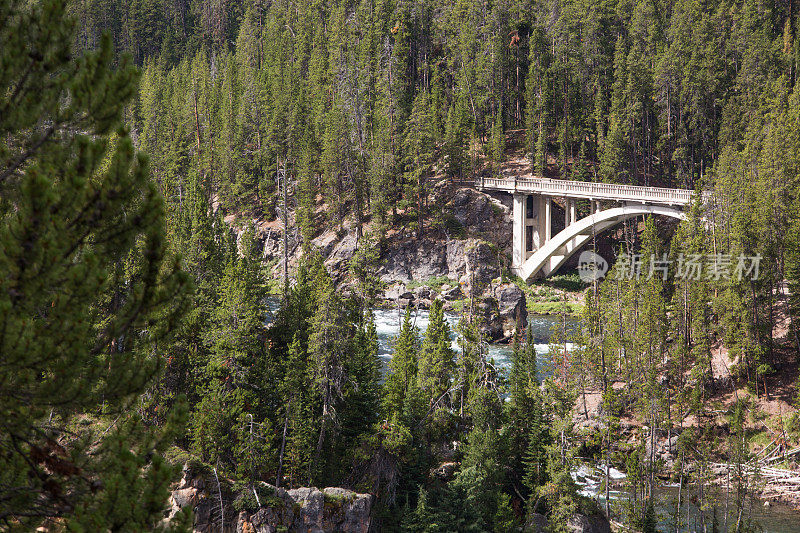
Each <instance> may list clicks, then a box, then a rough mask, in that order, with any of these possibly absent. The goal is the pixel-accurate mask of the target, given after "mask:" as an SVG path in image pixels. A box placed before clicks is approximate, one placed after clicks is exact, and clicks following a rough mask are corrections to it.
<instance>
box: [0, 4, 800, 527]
mask: <svg viewBox="0 0 800 533" xmlns="http://www.w3.org/2000/svg"><path fill="white" fill-rule="evenodd" d="M797 9H798V6H796V5H795V2H794V0H785V1H775V2H766V1H756V0H741V1H732V0H718V1H699V0H678V1H676V2H668V1H663V0H640V1H638V2H637V1H632V0H631V1H627V0H619V1H616V0H549V1H538V0H536V1H532V0H497V1H484V0H452V1H448V2H444V1H439V0H414V1H403V0H396V1H394V0H363V1H359V0H352V1H327V0H314V1H310V2H290V1H287V0H277V1H260V0H212V1H202V2H201V1H196V0H131V1H126V2H122V1H119V0H83V1H80V2H79V1H77V0H75V1H70V2H63V1H61V0H39V1H35V2H23V1H19V0H0V87H1V88H2V91H0V350H2V351H1V352H0V367H2V376H3V377H2V378H0V527H2V528H4V529H8V530H22V531H24V530H30V529H33V528H36V527H38V526H40V525H42V524H44V525H45V526H46V527H49V528H50V529H61V528H63V527H66V528H68V529H75V530H97V531H100V530H112V529H113V530H118V529H119V530H133V531H137V530H147V529H154V528H164V529H169V528H171V529H175V530H180V529H182V528H185V527H187V525H186V524H187V515H186V514H179V515H176V516H172V514H171V515H170V516H171V521H170V522H169V523H163V522H161V519H162V518H163V517H164V516H166V513H165V510H166V509H167V508H168V505H167V500H166V496H167V487H168V486H169V485H170V483H172V482H177V480H178V479H179V478H180V474H179V473H178V470H179V467H180V466H181V465H183V464H187V465H191V466H192V469H194V470H195V471H202V472H205V474H206V476H207V478H206V480H205V484H206V485H207V486H208V487H213V489H207V490H208V493H209V498H211V499H213V498H216V500H213V501H215V502H216V503H214V504H213V505H212V506H211V510H210V511H209V512H208V516H206V517H205V519H207V520H208V521H209V523H214V524H215V527H216V524H218V523H220V522H223V523H225V524H227V527H234V526H235V525H236V523H237V520H239V525H240V526H241V527H242V528H244V525H243V524H245V523H246V524H247V527H252V526H251V525H250V522H248V520H251V519H252V518H253V517H254V516H256V514H257V512H258V511H259V509H262V508H266V507H269V506H273V507H275V508H277V507H276V506H277V505H278V504H276V503H275V502H276V499H277V498H279V497H282V496H281V494H284V493H282V492H280V491H281V489H282V488H297V487H303V486H305V487H310V486H317V487H346V488H349V489H353V490H356V491H358V492H360V493H366V494H370V495H372V498H371V499H368V500H369V501H370V502H371V503H370V505H371V507H370V509H369V510H368V513H367V514H368V515H369V518H368V520H367V524H366V527H369V528H371V529H372V530H375V531H409V532H410V531H414V532H416V531H431V532H433V531H497V532H501V531H518V530H522V529H523V528H527V529H526V530H531V529H532V530H533V531H538V530H539V529H538V528H539V527H544V528H547V530H548V531H556V532H561V531H569V530H570V529H569V527H570V526H569V524H570V523H572V524H573V525H574V524H575V523H577V522H579V521H580V520H582V519H586V520H589V518H587V517H590V518H591V520H594V521H595V523H596V524H597V523H599V524H600V525H599V526H598V527H606V528H607V527H608V523H607V520H611V521H612V522H613V523H614V524H615V527H618V526H619V527H622V526H620V524H625V526H627V527H631V528H634V529H636V530H641V531H648V532H650V531H656V527H657V525H658V524H660V525H661V526H663V527H669V528H670V529H671V530H672V529H675V530H686V529H688V528H690V527H695V528H698V529H702V530H709V531H717V530H718V529H714V528H715V527H725V528H728V529H729V530H730V531H737V532H739V531H742V532H743V531H753V530H755V528H756V527H757V524H756V523H755V521H754V520H752V519H751V518H752V510H753V506H754V505H756V504H757V503H758V502H756V500H755V499H754V498H755V497H756V496H757V495H758V494H759V493H761V494H763V495H765V497H766V495H771V497H774V496H780V497H800V495H798V493H797V490H796V487H795V490H794V491H791V490H788V491H785V492H781V493H776V494H771V493H769V490H772V489H764V487H763V486H762V485H760V484H759V483H760V482H761V481H762V480H763V479H762V477H761V476H762V474H761V472H760V471H759V470H758V469H757V468H756V469H753V468H748V467H745V466H744V465H747V464H750V465H754V464H755V465H770V468H772V467H775V466H776V465H777V466H781V467H783V468H785V469H786V471H793V470H795V471H796V469H797V464H796V463H795V462H794V461H795V460H796V459H795V458H794V457H795V456H794V455H792V453H795V452H796V451H797V449H796V448H795V447H796V446H797V444H798V438H800V420H798V417H797V416H796V415H795V414H794V405H795V403H796V400H797V398H796V395H797V394H796V390H795V386H794V381H795V379H796V378H797V375H798V355H800V334H799V332H798V329H797V328H798V326H797V321H798V320H800V297H798V293H799V292H800V198H799V196H798V195H800V179H798V177H799V176H800V90H797V91H796V90H795V83H796V77H797V72H796V71H797V66H798V59H800V57H798V56H799V55H800V42H798V41H799V39H798V37H797V36H796V33H797V30H798V28H797V25H798V22H800V20H799V19H798V17H800V14H798V13H797ZM513 172H518V173H526V174H528V173H530V174H532V175H535V176H545V177H550V178H553V179H559V178H561V179H564V178H566V179H574V180H581V181H597V182H608V183H626V184H636V185H657V186H665V187H680V188H689V189H697V190H705V191H709V192H710V193H712V195H711V197H710V200H709V201H707V202H705V203H704V202H700V201H698V202H696V203H695V204H694V205H693V206H691V208H690V209H688V210H687V217H686V220H684V221H682V222H681V223H680V224H679V225H677V227H675V226H671V225H668V224H663V223H661V222H660V221H657V220H655V219H652V218H648V219H646V220H637V221H635V222H634V223H630V224H627V225H626V227H625V228H624V229H623V230H622V231H620V232H616V233H614V234H612V235H610V236H608V237H606V238H607V239H609V242H610V243H611V244H610V247H612V248H613V249H615V250H619V254H618V257H622V256H623V255H624V254H627V253H636V254H641V257H642V258H644V259H643V261H644V262H643V267H642V268H643V269H644V270H643V271H642V272H643V273H642V274H641V275H633V276H628V275H626V272H627V271H626V269H627V268H631V265H630V264H626V263H624V262H623V261H621V260H618V261H617V263H616V265H615V266H614V267H613V268H612V269H611V271H610V272H609V273H608V275H607V276H606V278H605V279H604V280H602V281H598V282H594V283H590V284H586V285H582V286H581V287H580V290H582V291H583V294H584V297H585V305H584V306H583V314H582V317H581V320H580V322H579V323H578V325H577V326H576V327H575V328H574V329H570V328H567V324H566V317H563V321H562V322H560V323H559V324H558V325H557V327H555V328H554V329H553V332H552V334H551V336H550V339H549V342H550V350H549V353H548V357H547V359H548V364H547V367H546V368H542V366H541V362H540V361H537V353H536V347H535V339H534V336H533V334H532V332H531V330H530V329H528V330H527V332H526V331H525V330H524V329H522V328H519V330H518V331H516V333H515V335H514V341H513V355H512V357H511V362H510V366H509V368H508V369H501V368H500V367H499V366H498V365H497V364H496V362H495V361H494V360H493V359H492V358H491V357H489V356H488V351H487V343H486V339H485V338H484V335H483V333H482V329H481V327H482V324H481V318H480V317H479V316H478V314H477V313H474V312H473V306H472V305H471V304H470V305H464V306H463V308H462V309H461V310H462V313H461V317H460V320H459V322H458V326H457V327H456V328H455V329H456V330H457V333H458V349H455V348H454V346H453V344H452V342H451V337H452V334H453V333H454V332H453V331H452V330H451V327H450V325H449V324H448V322H447V321H446V320H445V316H444V311H443V304H442V301H441V300H438V299H435V298H432V300H433V301H432V303H431V308H430V315H429V325H428V327H427V329H426V330H425V331H424V332H423V331H421V330H420V329H419V328H418V327H417V326H416V325H415V322H414V319H413V318H412V313H411V310H410V308H409V309H407V310H406V313H405V316H404V320H403V322H402V327H401V328H400V333H399V335H398V336H397V338H396V339H395V341H394V345H393V354H392V358H391V362H390V363H389V365H388V369H387V370H386V373H385V374H382V372H381V360H380V359H379V357H378V350H379V347H378V337H377V335H378V334H377V330H376V324H375V320H374V316H373V312H372V309H373V307H374V305H375V303H376V299H377V297H378V296H379V295H380V294H382V292H383V289H384V287H383V286H382V284H381V282H380V280H379V279H378V277H377V276H376V272H377V269H378V266H379V265H380V262H381V251H385V247H386V246H389V245H392V243H396V242H397V240H396V239H398V237H397V236H398V234H399V235H407V236H408V238H409V240H415V241H418V240H420V239H422V238H423V237H424V236H427V235H446V236H447V238H448V239H450V236H451V235H452V234H454V233H457V232H458V231H463V228H460V227H457V226H458V224H457V223H455V222H454V221H453V217H452V216H451V212H450V211H447V210H446V209H445V206H444V205H443V200H442V199H443V198H446V194H443V193H442V191H443V190H449V189H446V188H447V187H452V186H453V184H458V185H467V186H469V183H470V180H472V179H474V178H475V177H478V176H491V175H496V174H498V173H506V174H509V173H513ZM697 197H698V198H700V195H698V196H697ZM487 205H489V206H490V207H489V209H491V204H490V203H488V200H487ZM578 210H579V211H580V213H582V214H587V213H588V212H589V205H588V203H586V205H584V203H579V204H578ZM253 222H255V223H256V224H252V223H253ZM231 223H235V224H236V225H237V227H238V228H239V229H241V228H242V227H245V230H244V231H240V232H238V233H234V232H233V231H232V229H231ZM262 223H264V224H268V225H269V227H270V228H271V229H270V231H272V229H273V228H274V229H275V231H276V232H280V234H281V239H282V246H283V248H284V249H287V248H289V247H290V246H292V247H293V248H294V247H296V248H297V250H298V251H297V252H296V253H295V260H296V261H297V266H296V268H292V269H291V270H290V269H288V268H287V270H286V271H285V275H284V274H281V276H280V279H279V280H278V283H275V282H274V280H273V279H271V277H272V275H273V271H272V267H274V266H275V265H273V264H270V265H266V264H264V262H263V261H262V257H263V255H262V253H261V251H260V249H259V239H260V238H261V236H259V234H258V231H259V228H257V227H256V225H258V224H262ZM331 231H333V232H338V233H339V234H346V233H348V232H349V233H352V234H354V235H355V239H356V241H357V246H356V249H355V251H354V253H353V255H352V257H351V258H349V260H348V263H347V265H346V267H345V268H344V270H346V272H335V273H334V272H329V271H328V270H327V269H326V266H325V262H324V259H325V258H324V257H322V255H321V254H320V251H319V250H317V249H315V247H314V245H313V244H312V241H313V239H314V238H315V237H317V236H318V235H320V234H321V233H323V232H331ZM390 236H393V238H394V239H395V240H394V241H392V240H390V239H389V237H390ZM509 239H510V235H509ZM287 255H288V252H287ZM651 257H653V258H663V260H664V261H667V260H668V261H670V262H671V263H674V264H675V265H680V264H683V263H681V261H683V260H684V259H685V258H687V257H697V258H703V260H702V265H703V267H704V268H706V269H707V270H704V271H703V273H702V274H701V275H700V274H699V275H697V276H682V277H681V276H677V275H675V276H672V275H671V276H664V277H663V278H662V277H661V276H660V275H655V276H654V275H652V271H650V273H651V275H648V273H647V267H648V261H649V260H650V258H651ZM739 257H747V258H758V266H759V267H758V270H757V272H754V271H753V270H752V269H750V270H747V272H746V273H745V272H743V270H742V268H741V267H742V265H741V264H739V263H737V258H739ZM709 258H710V259H709ZM504 264H506V265H507V264H508V262H507V261H506V262H505V263H504ZM751 265H752V263H751ZM739 274H746V275H739ZM343 276H344V277H345V278H346V279H347V283H346V289H347V290H340V289H341V286H339V285H338V284H337V281H338V280H340V279H341V278H342V277H343ZM499 276H500V279H501V280H505V281H509V280H512V278H513V276H511V274H510V272H507V271H502V272H500V273H499ZM414 281H418V282H421V283H430V280H414ZM512 281H516V282H517V283H519V284H520V286H523V287H524V286H525V285H524V282H522V281H521V280H518V279H517V280H512ZM270 289H273V290H275V292H276V294H275V295H273V297H272V299H268V298H267V297H268V294H269V291H270ZM470 290H471V289H470ZM526 290H530V288H526ZM529 294H530V293H529ZM270 302H279V304H278V305H277V309H273V310H270V308H269V305H268V304H269V303H270ZM540 355H541V354H540ZM664 443H666V444H664ZM665 448H668V451H666V450H665ZM662 450H665V451H664V453H662ZM776 450H779V451H776ZM792 450H793V451H792ZM790 452H791V453H790ZM787 454H788V455H787ZM766 460H768V462H763V461H766ZM581 464H599V465H604V468H603V469H602V470H603V471H604V475H603V480H602V482H603V490H604V491H605V498H599V499H597V500H594V499H591V498H588V497H586V496H583V495H581V494H579V490H578V486H577V485H576V479H577V476H576V475H575V473H576V471H577V470H578V468H579V466H580V465H581ZM720 465H723V466H720ZM611 466H613V467H614V468H617V469H619V470H622V471H624V472H625V473H626V474H627V477H626V478H625V479H624V481H622V482H619V483H618V485H617V486H616V487H615V488H617V489H619V490H620V494H622V495H623V496H624V497H621V498H620V499H619V500H615V501H614V503H613V505H612V503H610V501H609V499H608V495H609V491H610V490H612V484H613V480H612V479H611V474H610V467H611ZM190 470H191V469H190ZM775 470H776V471H777V469H775ZM187 471H189V470H187ZM766 475H773V476H774V475H778V474H774V473H769V472H768V473H767V474H766ZM186 476H187V474H186V473H185V474H184V481H186V480H187V477H186ZM212 476H213V477H212ZM212 480H214V481H213V482H212ZM659 480H668V481H670V482H674V483H675V484H677V485H678V489H677V502H675V503H674V504H673V502H670V503H669V504H668V505H666V506H665V505H664V504H663V502H662V503H659V501H660V500H658V499H657V496H658V493H659V491H660V488H659V483H660V481H659ZM715 482H719V483H721V484H722V485H721V486H722V487H723V488H724V495H725V496H724V498H725V499H724V502H723V500H722V497H721V496H719V493H716V492H714V489H712V484H713V483H715ZM213 483H215V484H213ZM190 488H191V487H190ZM720 490H723V489H720ZM259 494H261V496H259ZM251 495H253V496H254V497H251ZM121 502H124V505H123V504H122V503H121ZM171 502H172V504H173V507H174V508H175V509H174V510H177V508H180V507H186V508H189V509H191V508H192V507H194V508H195V509H197V508H198V505H199V504H198V502H197V501H193V502H194V503H192V504H191V505H190V504H189V503H187V502H183V503H182V504H180V503H178V499H176V496H175V495H173V499H172V500H171ZM598 502H600V503H598ZM687 502H688V503H687ZM754 502H755V503H754ZM340 503H341V502H340V501H339V500H335V499H330V498H328V499H325V501H324V506H325V507H324V508H325V509H327V510H328V511H330V510H331V509H332V508H336V505H339V504H340ZM195 504H198V505H195ZM290 507H291V506H290ZM295 510H296V509H295ZM690 511H691V516H692V520H693V522H692V523H693V525H692V526H690V523H689V516H690ZM240 512H241V513H244V514H243V515H241V516H246V517H248V518H247V519H245V518H240V515H239V513H240ZM248 513H249V514H248ZM260 516H261V517H262V518H263V513H262V514H261V515H260ZM576 521H577V522H576ZM714 524H716V525H714ZM276 525H277V526H281V525H282V526H284V527H288V526H287V525H286V524H274V523H273V524H270V526H273V527H274V526H276ZM361 525H364V524H361ZM606 530H607V529H606Z"/></svg>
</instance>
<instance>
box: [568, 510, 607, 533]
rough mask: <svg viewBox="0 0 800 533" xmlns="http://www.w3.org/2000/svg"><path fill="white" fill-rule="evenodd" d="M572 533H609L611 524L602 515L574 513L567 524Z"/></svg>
mask: <svg viewBox="0 0 800 533" xmlns="http://www.w3.org/2000/svg"><path fill="white" fill-rule="evenodd" d="M567 525H568V526H569V528H570V529H571V530H572V531H573V532H574V533H611V524H609V523H608V519H607V518H606V517H605V516H603V515H593V516H587V515H585V514H580V513H575V514H574V515H572V517H571V518H570V519H569V523H568V524H567Z"/></svg>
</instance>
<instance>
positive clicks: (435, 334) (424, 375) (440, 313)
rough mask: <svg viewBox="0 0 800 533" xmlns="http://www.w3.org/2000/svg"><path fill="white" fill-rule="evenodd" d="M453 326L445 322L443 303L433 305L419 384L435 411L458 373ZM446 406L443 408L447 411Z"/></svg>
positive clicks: (422, 353)
mask: <svg viewBox="0 0 800 533" xmlns="http://www.w3.org/2000/svg"><path fill="white" fill-rule="evenodd" d="M451 342H452V341H451V339H450V326H449V325H448V324H447V321H446V320H445V318H444V309H443V303H442V300H440V299H436V300H434V301H433V303H432V304H431V309H430V314H429V315H428V329H427V330H425V339H424V340H423V342H422V349H421V350H420V354H419V368H418V371H417V383H418V384H419V387H420V389H422V392H423V393H424V394H425V397H426V400H427V402H426V403H428V406H429V408H433V407H434V406H435V405H436V404H437V402H440V401H441V400H442V396H443V395H444V394H446V393H447V392H448V391H449V389H450V382H451V380H452V379H453V372H454V370H455V352H454V351H453V348H452V346H451ZM445 405H446V404H440V407H442V408H443V407H444V406H445Z"/></svg>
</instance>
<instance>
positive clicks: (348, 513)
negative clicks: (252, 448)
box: [168, 465, 372, 533]
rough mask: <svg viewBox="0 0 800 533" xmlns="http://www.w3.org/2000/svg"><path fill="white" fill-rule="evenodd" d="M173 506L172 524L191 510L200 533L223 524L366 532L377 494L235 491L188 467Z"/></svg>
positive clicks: (265, 488)
mask: <svg viewBox="0 0 800 533" xmlns="http://www.w3.org/2000/svg"><path fill="white" fill-rule="evenodd" d="M220 495H221V496H222V502H223V505H220ZM170 503H171V504H172V510H171V512H170V516H169V517H168V520H169V519H170V518H172V517H173V516H175V514H176V513H178V512H179V511H180V510H181V509H185V508H187V507H188V508H190V509H191V510H192V512H193V514H194V526H193V530H194V531H195V532H197V533H212V532H219V531H222V530H223V524H224V532H226V533H227V532H233V531H235V532H236V533H277V532H279V531H292V532H309V533H311V532H313V533H328V532H331V533H333V532H343V533H367V531H369V526H370V511H371V509H372V496H371V495H369V494H358V493H356V492H353V491H350V490H346V489H342V488H338V487H327V488H324V489H321V490H320V489H317V488H316V487H310V488H307V487H301V488H297V489H291V490H285V489H281V488H275V487H274V486H273V485H270V484H268V483H257V484H255V486H253V487H240V488H239V489H238V490H233V489H232V487H231V486H230V485H228V484H227V483H226V482H225V480H221V482H220V484H219V486H218V485H217V481H216V478H215V477H214V476H213V474H211V475H210V476H209V473H208V472H207V471H204V470H201V469H197V468H193V467H190V466H188V465H187V466H186V467H184V470H183V478H182V479H181V481H180V483H179V484H178V486H177V487H176V488H175V490H173V492H172V495H171V497H170Z"/></svg>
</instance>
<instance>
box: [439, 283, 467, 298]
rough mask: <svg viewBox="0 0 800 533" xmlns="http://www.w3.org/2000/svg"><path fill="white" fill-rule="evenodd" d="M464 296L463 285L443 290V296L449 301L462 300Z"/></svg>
mask: <svg viewBox="0 0 800 533" xmlns="http://www.w3.org/2000/svg"><path fill="white" fill-rule="evenodd" d="M462 297H463V294H462V292H461V287H458V286H456V287H450V288H448V289H447V290H443V291H442V298H444V299H445V300H448V301H453V300H460V299H461V298H462Z"/></svg>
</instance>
